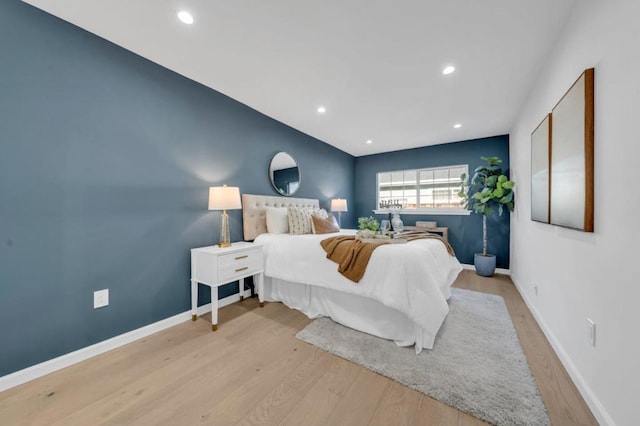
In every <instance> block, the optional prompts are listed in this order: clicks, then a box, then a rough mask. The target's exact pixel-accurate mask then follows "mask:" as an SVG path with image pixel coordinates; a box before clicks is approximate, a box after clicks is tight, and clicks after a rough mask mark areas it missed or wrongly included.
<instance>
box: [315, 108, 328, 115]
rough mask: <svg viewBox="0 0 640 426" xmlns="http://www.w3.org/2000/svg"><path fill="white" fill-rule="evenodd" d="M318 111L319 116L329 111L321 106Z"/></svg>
mask: <svg viewBox="0 0 640 426" xmlns="http://www.w3.org/2000/svg"><path fill="white" fill-rule="evenodd" d="M316 111H318V114H324V113H325V112H327V109H326V108H325V107H323V106H319V107H318V109H317V110H316Z"/></svg>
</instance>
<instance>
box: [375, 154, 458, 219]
mask: <svg viewBox="0 0 640 426" xmlns="http://www.w3.org/2000/svg"><path fill="white" fill-rule="evenodd" d="M462 173H466V174H469V166H468V165H466V164H465V165H461V166H449V167H433V168H428V169H415V170H400V171H395V172H381V173H378V199H377V209H378V210H377V211H376V212H377V213H378V212H379V213H384V212H385V211H386V210H387V209H390V208H394V209H401V210H400V211H401V212H402V213H418V214H428V213H438V214H447V213H448V214H468V211H466V210H465V209H464V208H463V207H462V204H461V201H462V200H461V199H460V197H458V191H460V185H461V183H462V182H461V181H460V175H461V174H462Z"/></svg>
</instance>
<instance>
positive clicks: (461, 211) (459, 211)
mask: <svg viewBox="0 0 640 426" xmlns="http://www.w3.org/2000/svg"><path fill="white" fill-rule="evenodd" d="M457 168H466V170H467V171H466V173H467V176H468V175H469V165H468V164H458V165H453V166H440V167H424V168H418V169H406V170H392V171H382V172H377V173H376V209H375V210H373V213H375V214H387V213H389V212H398V213H401V214H409V215H411V214H414V215H460V216H466V215H469V214H471V211H469V210H467V209H465V208H464V207H462V205H461V206H460V207H430V208H415V209H409V208H396V207H393V208H388V209H381V208H380V207H379V206H380V174H382V173H385V174H387V173H401V172H402V173H405V172H407V171H414V170H415V172H416V200H417V202H416V204H417V205H420V190H419V188H418V186H419V178H418V176H419V173H420V172H423V171H435V170H443V169H446V170H450V169H457Z"/></svg>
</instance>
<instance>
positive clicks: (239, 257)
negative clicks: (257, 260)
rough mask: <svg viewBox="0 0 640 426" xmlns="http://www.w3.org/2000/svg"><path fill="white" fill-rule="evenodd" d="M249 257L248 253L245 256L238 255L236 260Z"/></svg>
mask: <svg viewBox="0 0 640 426" xmlns="http://www.w3.org/2000/svg"><path fill="white" fill-rule="evenodd" d="M247 257H249V255H248V254H245V255H244V256H238V257H236V260H240V259H246V258H247Z"/></svg>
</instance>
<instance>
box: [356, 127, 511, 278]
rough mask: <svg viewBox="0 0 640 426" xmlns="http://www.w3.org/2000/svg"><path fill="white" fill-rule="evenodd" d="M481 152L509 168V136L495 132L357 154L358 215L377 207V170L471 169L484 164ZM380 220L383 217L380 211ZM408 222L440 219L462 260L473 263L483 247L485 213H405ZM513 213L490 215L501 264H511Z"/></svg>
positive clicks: (490, 229)
mask: <svg viewBox="0 0 640 426" xmlns="http://www.w3.org/2000/svg"><path fill="white" fill-rule="evenodd" d="M482 156H485V157H487V156H496V157H500V158H501V159H502V161H503V163H502V166H503V168H504V170H505V171H507V172H508V170H509V136H508V135H504V136H495V137H490V138H483V139H474V140H469V141H462V142H453V143H448V144H443V145H434V146H427V147H423V148H414V149H407V150H402V151H394V152H388V153H382V154H375V155H367V156H364V157H357V158H356V181H355V191H356V206H355V213H356V215H355V217H356V218H357V217H360V216H370V215H372V210H374V209H375V208H376V174H377V173H379V172H385V171H395V170H407V169H414V168H426V167H441V166H453V165H460V164H469V171H470V172H472V171H473V170H474V169H475V168H476V167H478V166H480V165H482V164H483V161H482V160H481V159H480V157H482ZM377 218H378V220H380V219H383V218H384V217H383V216H382V215H377ZM402 219H403V221H404V223H405V225H415V223H416V221H418V220H429V221H437V222H438V226H446V227H448V228H449V242H450V243H451V246H452V247H453V249H454V250H455V252H456V256H457V257H458V259H459V260H460V262H462V263H467V264H471V265H472V264H473V254H474V253H476V252H480V251H482V216H480V215H476V214H474V213H472V214H470V215H468V216H452V215H424V216H421V215H403V216H402ZM509 222H510V216H509V214H508V213H507V214H503V215H502V216H497V215H496V216H488V217H487V233H488V240H489V244H488V251H489V252H490V253H494V254H496V262H497V265H498V267H499V268H509V232H510V231H509V230H510V225H509Z"/></svg>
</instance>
